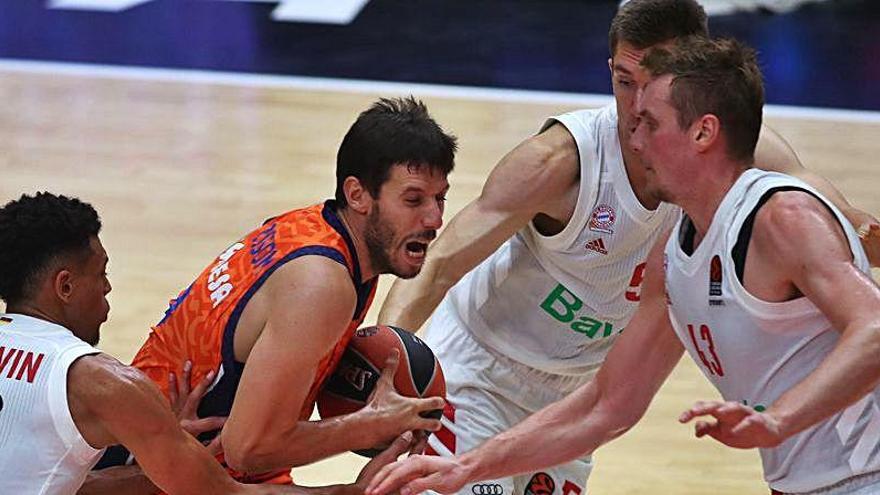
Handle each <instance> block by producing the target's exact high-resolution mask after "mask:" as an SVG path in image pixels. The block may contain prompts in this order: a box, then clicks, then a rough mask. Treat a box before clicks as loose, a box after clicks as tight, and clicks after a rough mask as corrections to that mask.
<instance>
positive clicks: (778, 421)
mask: <svg viewBox="0 0 880 495" xmlns="http://www.w3.org/2000/svg"><path fill="white" fill-rule="evenodd" d="M762 414H763V415H764V416H765V418H766V420H765V421H766V422H767V423H768V424H767V427H768V430H770V431H771V432H773V433H774V434H775V436H776V437H777V439H778V443H782V441H783V440H785V439H786V438H788V437H790V436H792V435H794V434H795V433H797V432H798V430H797V427H796V426H795V424H794V421H793V419H794V418H793V417H792V415H791V414H788V413H787V412H786V411H785V410H784V409H782V408H778V407H770V408H768V409H767V410H766V411H764V412H763V413H762Z"/></svg>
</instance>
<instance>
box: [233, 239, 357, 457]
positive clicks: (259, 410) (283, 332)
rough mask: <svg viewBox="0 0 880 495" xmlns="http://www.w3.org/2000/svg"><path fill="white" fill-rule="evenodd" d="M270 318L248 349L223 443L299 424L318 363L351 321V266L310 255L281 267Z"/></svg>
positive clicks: (272, 283) (272, 287)
mask: <svg viewBox="0 0 880 495" xmlns="http://www.w3.org/2000/svg"><path fill="white" fill-rule="evenodd" d="M265 288H266V289H267V290H268V291H269V294H268V300H269V308H268V315H267V322H266V326H265V328H264V329H263V330H262V333H261V334H260V336H259V338H258V339H257V341H256V343H255V344H254V347H253V349H252V350H251V352H250V354H249V355H248V359H247V363H246V366H245V370H244V373H243V374H242V378H241V382H240V383H239V387H238V391H237V393H236V397H235V401H234V402H233V407H232V411H231V413H230V416H229V420H228V421H227V423H226V426H225V427H224V431H223V442H224V446H225V447H226V448H227V449H229V448H230V447H232V448H235V447H236V444H237V442H239V441H247V440H250V439H253V438H259V437H260V436H261V435H265V434H268V433H270V432H271V431H279V430H280V431H283V430H284V429H290V428H293V427H295V425H296V423H297V421H298V419H299V414H300V410H301V408H302V406H303V403H304V402H305V399H306V396H307V394H308V391H309V388H310V387H311V384H312V382H313V381H314V378H315V374H316V368H317V366H318V364H319V362H320V361H321V359H322V358H323V357H325V356H326V355H327V353H328V352H329V351H330V350H331V349H332V347H333V345H334V344H335V343H336V341H337V340H338V339H339V338H340V337H341V336H342V333H343V332H344V331H345V330H346V328H347V327H348V324H349V322H350V321H351V319H352V315H353V313H354V309H355V304H356V294H355V292H354V287H353V285H352V282H351V279H350V277H349V275H348V271H347V270H346V268H345V267H344V266H342V265H340V264H338V263H336V262H335V261H333V260H330V259H328V258H324V257H321V256H306V257H303V258H300V259H297V260H294V261H291V262H289V263H288V264H287V265H286V266H284V267H282V268H281V269H279V270H278V271H276V272H275V273H274V274H273V275H272V277H271V278H270V280H269V281H267V284H266V286H265Z"/></svg>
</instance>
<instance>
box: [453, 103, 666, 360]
mask: <svg viewBox="0 0 880 495" xmlns="http://www.w3.org/2000/svg"><path fill="white" fill-rule="evenodd" d="M552 122H559V123H561V124H562V125H564V126H565V127H566V129H567V130H568V132H570V133H571V135H572V136H573V137H574V139H575V141H576V143H577V147H578V153H579V159H580V190H579V193H578V199H577V205H576V206H575V209H574V214H573V215H572V217H571V220H570V221H569V222H568V225H566V227H565V228H564V229H563V230H562V232H560V233H558V234H556V235H553V236H544V235H541V233H540V232H538V230H537V229H536V228H535V227H534V225H533V224H529V225H528V226H527V227H525V228H523V229H522V230H520V231H519V232H517V233H516V235H514V236H513V237H512V238H511V239H510V240H508V241H507V242H505V243H504V244H503V245H502V246H501V247H499V248H498V250H496V251H495V253H493V254H492V255H491V256H489V257H488V258H487V259H486V260H485V261H483V262H482V263H480V264H479V265H478V266H477V267H476V268H474V269H473V270H472V271H471V272H469V273H468V274H467V275H466V276H465V277H463V278H462V280H461V281H459V283H458V284H457V285H455V286H454V287H453V288H452V289H451V290H450V292H449V293H448V294H447V297H446V299H447V304H444V306H446V307H448V308H449V309H450V312H451V313H452V314H453V316H455V317H456V318H457V319H458V320H459V321H460V322H461V323H462V326H464V327H466V328H468V329H469V331H470V332H471V333H472V335H473V337H474V339H476V340H477V341H478V342H479V343H480V344H482V345H483V346H485V347H487V348H489V349H490V350H494V351H496V352H498V353H500V354H503V355H505V356H508V357H510V358H512V359H514V360H516V361H518V362H521V363H523V364H526V365H528V366H530V367H532V368H535V369H538V370H542V371H546V372H550V373H555V374H561V375H589V374H590V373H592V372H594V371H595V370H596V369H598V367H599V365H600V364H601V363H602V361H603V360H604V359H605V355H606V354H607V352H608V350H609V349H610V347H611V344H612V343H613V341H614V340H615V337H616V336H617V335H618V334H619V333H620V331H621V330H623V327H624V326H626V324H627V323H628V322H629V320H630V318H631V317H632V315H633V313H634V311H635V308H636V306H637V305H638V300H639V288H640V285H641V280H642V272H643V270H644V261H645V259H646V257H647V254H648V251H649V250H650V248H651V246H653V244H654V242H655V241H656V239H657V238H658V237H659V236H660V234H662V233H664V232H666V231H667V230H668V229H669V228H671V227H672V225H673V224H674V222H675V220H676V219H677V218H678V209H677V208H676V207H674V206H671V205H667V204H661V206H660V207H659V208H658V209H656V210H653V211H650V210H646V209H645V208H644V207H643V206H642V205H641V203H639V201H638V199H637V198H636V196H635V193H634V192H633V190H632V187H631V186H630V183H629V178H628V177H627V173H626V169H625V168H624V164H623V157H622V154H621V149H620V141H619V139H618V135H617V114H616V111H615V108H614V107H613V106H608V107H605V108H601V109H596V110H581V111H577V112H573V113H569V114H565V115H562V116H558V117H554V118H553V119H551V120H549V121H548V122H547V123H546V124H545V128H546V127H548V126H549V125H550V124H551V123H552Z"/></svg>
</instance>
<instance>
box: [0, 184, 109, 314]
mask: <svg viewBox="0 0 880 495" xmlns="http://www.w3.org/2000/svg"><path fill="white" fill-rule="evenodd" d="M100 230H101V219H100V218H99V217H98V212H96V211H95V209H94V208H93V207H92V205H90V204H88V203H84V202H82V201H80V200H79V199H77V198H68V197H66V196H60V195H55V194H52V193H48V192H38V193H36V194H35V195H33V196H28V195H26V194H23V195H22V196H21V197H20V198H19V199H17V200H13V201H10V202H9V203H6V205H4V206H3V208H0V298H2V299H3V300H4V301H6V303H7V304H15V303H18V302H20V301H23V300H26V299H27V298H29V297H32V296H33V291H34V290H35V288H36V285H37V283H38V279H39V277H40V275H41V272H43V271H44V270H46V269H47V268H49V267H50V266H51V264H52V263H53V262H54V261H55V260H57V259H59V258H60V257H65V256H78V255H80V256H88V254H89V253H90V252H91V251H90V247H89V240H90V239H91V238H92V237H95V236H97V235H98V232H100Z"/></svg>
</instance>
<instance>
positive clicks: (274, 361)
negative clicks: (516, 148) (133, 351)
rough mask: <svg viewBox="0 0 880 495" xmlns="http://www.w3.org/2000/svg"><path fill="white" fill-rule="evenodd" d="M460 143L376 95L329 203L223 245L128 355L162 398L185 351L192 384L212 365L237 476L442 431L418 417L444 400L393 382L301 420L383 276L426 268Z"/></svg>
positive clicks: (259, 475) (413, 111) (280, 479)
mask: <svg viewBox="0 0 880 495" xmlns="http://www.w3.org/2000/svg"><path fill="white" fill-rule="evenodd" d="M455 151H456V138H455V137H454V136H452V135H449V134H447V133H445V132H444V131H443V130H442V129H441V127H440V126H439V125H438V124H437V123H436V122H435V121H434V120H433V119H432V118H431V117H430V115H429V114H428V111H427V108H426V107H425V105H424V104H422V103H421V102H419V101H416V100H414V99H413V98H411V97H410V98H406V99H382V100H380V101H378V102H377V103H375V104H373V105H372V106H371V107H370V108H369V109H368V110H366V111H365V112H363V113H361V114H360V116H359V117H358V119H357V121H356V122H355V123H354V124H353V125H352V127H351V128H350V129H349V131H348V133H347V134H346V135H345V138H344V139H343V141H342V144H341V146H340V148H339V152H338V155H337V166H336V179H337V182H336V194H335V196H336V197H335V199H332V200H328V201H326V202H324V203H321V204H317V205H313V206H309V207H307V208H302V209H298V210H293V211H290V212H287V213H283V214H281V215H278V216H275V217H272V218H270V219H268V220H266V221H265V223H263V225H262V226H260V227H259V228H257V229H255V230H254V231H252V232H250V233H248V234H247V235H245V236H244V237H243V238H241V239H240V240H238V241H236V242H234V243H232V245H230V246H229V247H227V248H226V249H224V250H223V251H222V252H221V253H220V254H219V256H217V258H216V259H214V260H212V261H211V262H210V263H209V264H208V266H207V267H206V268H205V270H204V271H203V272H202V273H201V274H200V275H199V276H198V277H197V278H196V280H195V281H194V282H193V283H192V284H191V285H190V286H189V287H187V288H186V289H184V290H183V292H181V293H180V295H178V297H177V298H175V299H174V300H173V301H171V304H170V307H169V308H168V311H167V312H166V314H165V317H164V318H163V319H162V320H161V321H160V322H159V323H158V324H157V325H156V326H155V327H154V328H153V331H152V332H151V334H150V336H149V338H148V340H147V342H146V343H145V344H144V345H143V347H142V348H141V349H140V351H139V352H138V354H137V355H136V356H135V358H134V361H133V363H132V365H133V366H135V367H137V368H138V369H140V370H141V371H143V372H144V373H146V374H147V375H148V376H149V377H150V378H151V379H152V380H153V381H154V382H155V383H156V384H157V385H158V386H159V387H160V388H162V390H163V392H164V393H165V395H166V397H167V396H168V377H169V373H175V374H177V375H178V376H179V375H180V373H181V367H182V365H183V363H184V362H185V361H187V360H190V361H192V366H193V369H192V379H193V381H194V382H195V383H198V381H199V380H201V379H202V378H203V377H205V376H206V375H207V374H208V373H209V372H211V371H217V377H216V379H215V380H214V383H213V385H212V387H211V389H210V390H209V391H208V393H207V394H206V395H205V396H204V398H203V399H202V403H201V405H200V407H199V415H200V416H202V417H204V416H227V415H228V420H227V422H226V424H225V426H224V427H223V429H222V432H221V433H220V435H221V442H222V445H223V450H224V455H223V461H224V462H225V463H226V465H227V467H229V468H231V469H232V470H233V471H235V473H234V474H236V477H237V479H240V480H243V481H247V482H253V483H260V482H269V483H290V481H291V480H290V477H289V471H290V468H291V467H292V466H298V465H302V464H306V463H310V462H314V461H317V460H320V459H323V458H326V457H329V456H331V455H334V454H338V453H340V452H344V451H347V450H355V449H368V448H371V447H375V446H376V445H379V444H383V443H386V442H387V441H388V440H390V439H392V438H394V437H395V436H397V435H399V434H401V433H402V432H406V431H410V430H428V431H435V430H437V429H439V427H440V423H439V421H438V420H435V419H429V418H423V417H421V416H419V413H421V412H423V411H429V410H436V409H442V408H443V399H441V398H436V397H435V398H430V399H412V398H405V397H403V396H400V395H398V394H397V393H396V392H394V390H393V387H388V386H385V387H379V388H378V389H377V391H376V393H375V394H374V396H373V397H372V398H371V400H370V402H369V403H368V404H367V406H366V407H364V408H363V409H362V410H360V411H358V412H355V413H353V414H349V415H343V416H340V417H334V418H332V419H327V420H321V421H314V422H312V421H308V419H309V415H310V413H311V411H312V409H313V404H314V400H315V396H316V394H317V392H318V389H319V388H320V386H321V384H322V383H323V382H324V380H325V379H326V378H327V376H328V374H329V373H330V372H331V370H332V369H333V368H334V367H335V365H336V363H337V361H338V359H339V358H340V356H341V354H342V352H343V350H344V349H345V347H346V345H347V344H348V342H349V340H350V339H351V337H352V334H353V331H354V330H355V329H356V328H357V327H358V326H359V325H360V324H361V322H362V320H363V318H364V316H365V315H366V313H367V309H368V308H369V306H370V302H371V300H372V298H373V295H374V292H375V289H376V283H377V277H378V275H379V274H382V273H393V274H395V275H397V276H399V277H404V278H409V277H413V276H415V275H416V274H417V273H418V272H419V270H420V269H421V266H422V262H423V261H424V259H425V254H426V251H427V248H428V244H429V243H430V242H431V240H432V239H434V237H435V235H436V230H437V229H439V228H440V226H441V224H442V215H443V208H444V202H445V195H446V191H447V190H448V188H449V184H448V182H447V180H446V176H447V174H448V173H449V172H450V171H451V170H452V168H453V165H454V154H455ZM396 359H397V358H392V359H391V360H389V368H390V370H386V372H387V371H393V368H394V367H395V366H396ZM215 435H216V433H215ZM121 457H127V455H124V456H121ZM121 457H117V458H116V459H109V458H106V456H105V461H107V462H105V463H102V465H112V464H114V463H118V462H119V461H121V460H122V459H121Z"/></svg>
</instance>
